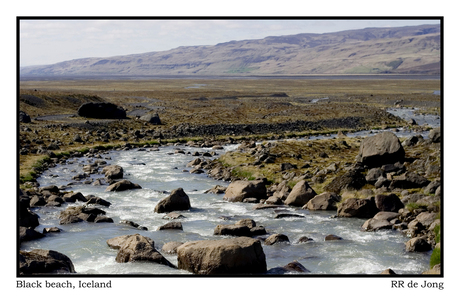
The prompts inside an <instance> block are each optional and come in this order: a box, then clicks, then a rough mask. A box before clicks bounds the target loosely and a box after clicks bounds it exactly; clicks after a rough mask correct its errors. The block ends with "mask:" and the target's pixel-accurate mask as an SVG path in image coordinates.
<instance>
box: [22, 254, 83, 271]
mask: <svg viewBox="0 0 460 306" xmlns="http://www.w3.org/2000/svg"><path fill="white" fill-rule="evenodd" d="M19 273H20V274H21V275H26V274H48V273H59V274H62V273H75V268H74V265H73V263H72V261H71V260H70V258H69V257H67V256H66V255H64V254H62V253H59V252H56V251H52V250H40V249H37V250H32V251H30V252H25V251H20V252H19Z"/></svg>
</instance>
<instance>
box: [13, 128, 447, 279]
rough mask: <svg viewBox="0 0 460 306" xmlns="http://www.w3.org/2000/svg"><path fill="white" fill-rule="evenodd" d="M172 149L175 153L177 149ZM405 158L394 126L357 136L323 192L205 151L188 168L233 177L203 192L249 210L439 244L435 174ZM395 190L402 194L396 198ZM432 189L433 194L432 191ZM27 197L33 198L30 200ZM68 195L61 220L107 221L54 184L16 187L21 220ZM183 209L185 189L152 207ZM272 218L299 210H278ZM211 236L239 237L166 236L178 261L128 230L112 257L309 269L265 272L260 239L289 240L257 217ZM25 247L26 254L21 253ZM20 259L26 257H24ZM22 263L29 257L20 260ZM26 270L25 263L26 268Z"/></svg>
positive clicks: (265, 157)
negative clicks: (234, 166) (326, 217)
mask: <svg viewBox="0 0 460 306" xmlns="http://www.w3.org/2000/svg"><path fill="white" fill-rule="evenodd" d="M439 138H440V137H437V136H433V137H430V140H431V141H432V142H436V141H438V140H435V139H439ZM215 149H216V150H217V149H219V148H217V147H216V148H215ZM246 149H248V150H253V149H255V147H254V146H253V145H248V146H247V148H246ZM262 149H263V148H262ZM176 153H177V154H179V152H176ZM259 153H260V152H259ZM259 156H260V159H259V162H261V163H263V162H264V163H271V162H275V161H276V156H273V155H271V154H270V153H269V152H262V154H259ZM406 165H407V164H406V160H405V153H404V148H403V146H402V145H401V144H400V142H399V139H398V138H397V137H396V136H394V134H392V133H381V134H378V135H376V136H373V137H368V138H366V139H365V140H364V141H362V143H361V148H360V151H359V154H358V156H357V162H356V163H355V164H353V165H351V166H350V167H349V168H348V169H347V171H346V172H345V174H343V175H339V176H337V177H336V178H334V179H333V180H332V181H331V182H330V183H329V184H327V185H326V186H325V187H324V190H326V191H325V192H323V193H321V194H317V193H316V192H315V190H314V189H313V188H312V187H311V186H310V184H309V183H308V177H307V176H305V177H301V178H300V179H299V180H298V182H297V183H296V185H295V186H294V187H293V188H292V189H291V188H290V187H289V186H288V184H287V180H285V181H283V182H282V183H279V184H273V185H271V186H269V184H268V181H267V180H266V179H264V178H261V179H256V180H252V181H247V180H235V177H234V176H233V175H232V172H231V170H230V169H228V168H227V167H224V166H222V165H218V163H216V162H214V161H211V160H208V159H206V158H205V156H200V157H198V158H196V159H194V160H193V161H191V162H190V163H189V164H188V166H189V167H194V168H196V169H202V170H207V173H208V174H209V175H210V176H212V177H214V178H220V179H225V180H232V182H231V183H230V185H229V186H228V187H227V188H224V187H222V186H219V185H217V186H216V187H214V188H212V189H210V190H208V191H207V192H209V193H216V194H223V198H224V200H226V201H230V202H243V203H244V202H246V203H256V205H255V206H254V209H269V208H275V209H279V208H282V207H286V206H288V207H294V208H296V209H308V210H331V211H336V216H337V217H343V218H348V217H355V218H366V219H367V221H365V222H364V224H363V225H362V230H365V231H377V230H382V229H393V230H401V231H403V232H404V233H405V234H406V235H407V236H409V237H411V239H410V240H409V241H408V242H407V244H406V250H407V251H422V252H423V251H428V250H431V249H432V248H433V247H435V246H436V242H435V234H434V228H435V227H436V226H437V225H439V223H440V221H439V218H438V214H439V206H438V205H435V204H436V203H437V202H439V200H440V198H439V196H440V192H441V191H440V186H441V184H440V181H439V180H433V181H429V180H428V179H427V178H426V177H424V176H422V175H420V174H418V173H415V172H411V171H408V170H407V167H406ZM281 167H282V168H284V169H285V170H286V169H288V168H289V165H281ZM101 168H102V169H101ZM85 171H87V172H88V173H92V171H97V172H98V173H103V174H104V175H105V179H106V180H107V182H110V185H109V187H107V189H106V190H108V191H122V190H126V189H130V188H141V187H140V186H138V185H137V186H136V184H132V183H131V182H129V181H127V180H125V179H123V169H122V168H121V167H119V166H116V165H109V166H107V165H105V164H104V163H100V164H98V163H96V164H94V165H92V166H91V167H87V168H85ZM99 171H100V172H99ZM330 173H334V171H331V172H330ZM365 185H373V186H374V187H375V188H374V189H372V190H371V191H369V192H367V193H368V194H369V196H367V197H359V198H358V197H350V196H349V194H348V196H345V195H347V192H350V191H359V192H362V193H361V194H366V192H363V190H362V188H363V186H365ZM414 188H424V189H423V190H425V192H426V193H428V195H422V194H418V193H417V194H414V193H410V192H409V190H408V189H414ZM396 193H398V194H401V198H400V197H399V196H398V195H397V194H396ZM433 193H434V194H435V195H432V194H433ZM32 198H34V200H33V201H32ZM72 201H73V202H75V201H82V202H86V204H85V205H80V206H71V207H68V208H67V209H66V210H65V211H63V212H62V213H61V216H60V217H61V222H62V223H61V224H66V223H67V222H68V223H72V222H81V221H87V222H110V221H109V219H110V218H107V217H105V216H104V215H105V212H104V211H103V210H101V209H99V208H96V207H91V205H94V204H101V203H104V200H102V199H97V198H95V197H88V196H86V197H85V196H83V195H81V194H79V193H77V194H71V193H62V192H61V191H60V190H59V188H57V187H56V186H51V187H45V188H43V189H40V190H39V191H27V192H24V191H21V197H20V202H21V204H20V210H21V213H20V226H22V227H24V228H25V229H28V230H30V229H32V230H33V228H34V227H36V226H37V225H38V217H37V216H36V215H35V214H33V213H32V212H31V211H30V208H31V207H35V206H44V205H48V206H53V205H55V206H57V205H59V204H60V203H64V202H72ZM414 202H417V203H418V204H427V205H421V206H420V207H419V208H416V209H409V208H407V207H406V206H405V204H408V203H414ZM37 203H39V204H37ZM101 205H104V204H101ZM108 205H110V203H109V204H108ZM105 206H107V205H105ZM188 209H191V205H190V200H189V197H188V195H187V194H186V193H185V192H184V190H183V189H182V188H178V189H175V190H173V191H172V192H171V194H170V195H169V196H167V197H166V198H164V199H163V200H161V201H160V202H159V203H158V204H157V205H156V207H155V209H154V211H155V212H156V213H168V214H167V215H165V218H168V219H178V218H181V217H183V216H182V215H179V214H177V213H176V211H182V210H188ZM276 217H277V218H283V217H302V216H301V215H295V214H285V213H284V212H281V213H278V214H277V215H276ZM101 220H104V221H101ZM112 222H113V221H112ZM124 223H126V224H128V225H130V226H134V227H137V228H139V229H145V228H143V227H141V226H139V225H138V224H136V223H134V222H132V221H124ZM171 229H172V230H182V224H181V223H180V222H176V221H174V222H169V223H167V224H165V225H162V226H160V227H159V228H158V230H171ZM214 235H216V236H230V237H232V236H236V237H233V238H224V239H218V240H203V241H192V242H186V243H182V242H176V241H172V242H169V243H166V244H165V245H164V246H163V249H162V251H163V252H165V253H170V254H171V253H172V254H177V259H178V266H177V267H175V266H174V265H172V264H171V263H170V262H169V261H168V260H166V259H165V258H164V257H163V255H161V254H160V253H159V252H158V251H157V250H156V249H155V247H154V242H153V240H151V239H150V238H148V237H143V236H141V235H139V234H136V235H127V236H121V237H116V238H113V239H110V240H109V241H107V243H108V245H109V246H110V247H112V248H115V249H117V250H118V254H117V257H116V261H117V262H128V261H150V262H156V263H160V264H164V265H166V266H169V267H172V268H179V269H184V270H187V271H190V272H192V273H195V274H224V275H225V274H259V273H278V274H279V273H292V272H296V273H298V272H300V273H308V270H307V269H306V268H305V267H303V266H302V265H301V264H300V263H298V262H292V263H289V264H287V265H286V266H284V267H276V268H273V269H270V270H268V271H267V267H266V261H265V254H264V252H263V248H262V243H263V244H265V245H272V244H276V243H286V242H287V243H289V238H288V237H287V236H286V235H284V234H282V233H267V231H266V229H265V228H264V227H263V226H261V225H257V224H256V222H255V221H254V220H251V219H243V220H238V221H237V222H236V223H234V224H220V225H217V226H216V228H215V229H214ZM21 239H22V240H27V239H30V238H27V235H26V234H25V235H24V238H21ZM324 240H326V241H328V240H341V237H338V236H336V235H328V236H326V237H325V238H324ZM308 241H311V239H310V238H308V237H302V238H301V239H299V240H298V241H297V243H304V242H308ZM22 254H23V255H22V256H24V258H26V255H25V253H22ZM29 257H30V256H29ZM21 260H22V259H21ZM47 260H48V259H47ZM23 261H24V262H26V259H24V260H23ZM28 265H29V266H30V264H28ZM25 266H27V264H24V267H25ZM24 271H28V270H27V269H26V268H25V270H24ZM66 271H68V272H72V271H73V270H72V269H70V268H68V269H67V270H66ZM25 273H28V272H25Z"/></svg>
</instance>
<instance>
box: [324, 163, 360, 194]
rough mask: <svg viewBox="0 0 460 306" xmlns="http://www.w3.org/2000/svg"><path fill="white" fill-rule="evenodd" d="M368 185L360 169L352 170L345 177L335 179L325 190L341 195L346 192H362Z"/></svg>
mask: <svg viewBox="0 0 460 306" xmlns="http://www.w3.org/2000/svg"><path fill="white" fill-rule="evenodd" d="M364 185H366V178H365V176H364V175H363V174H362V173H361V172H360V170H359V169H352V170H350V171H348V172H346V173H345V174H343V175H340V176H337V177H335V178H334V179H333V180H332V181H331V182H330V183H329V184H327V185H326V186H325V187H324V190H326V191H330V192H334V193H337V194H340V192H342V191H344V190H360V189H361V188H362V187H363V186H364Z"/></svg>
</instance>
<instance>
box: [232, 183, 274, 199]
mask: <svg viewBox="0 0 460 306" xmlns="http://www.w3.org/2000/svg"><path fill="white" fill-rule="evenodd" d="M266 197H267V188H266V187H265V182H264V181H263V180H255V181H234V182H232V183H231V184H230V185H229V186H228V187H227V189H226V191H225V195H224V200H226V201H229V202H243V200H244V199H247V198H255V199H265V198H266Z"/></svg>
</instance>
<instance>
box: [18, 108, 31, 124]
mask: <svg viewBox="0 0 460 306" xmlns="http://www.w3.org/2000/svg"><path fill="white" fill-rule="evenodd" d="M19 122H22V123H30V122H31V120H30V116H29V115H27V114H26V113H25V112H23V111H19Z"/></svg>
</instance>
